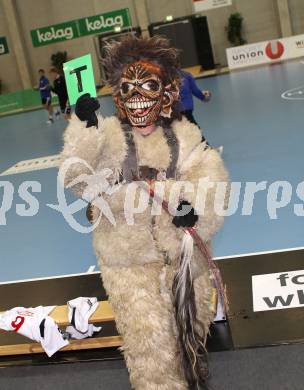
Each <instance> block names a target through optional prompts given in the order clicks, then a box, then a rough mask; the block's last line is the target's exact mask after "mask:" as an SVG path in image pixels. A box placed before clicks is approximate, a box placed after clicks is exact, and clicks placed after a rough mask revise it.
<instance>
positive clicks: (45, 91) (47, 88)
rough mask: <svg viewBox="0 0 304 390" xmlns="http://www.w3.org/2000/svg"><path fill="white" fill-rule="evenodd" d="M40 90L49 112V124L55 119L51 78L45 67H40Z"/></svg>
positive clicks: (42, 100)
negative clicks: (47, 75)
mask: <svg viewBox="0 0 304 390" xmlns="http://www.w3.org/2000/svg"><path fill="white" fill-rule="evenodd" d="M38 73H39V76H40V78H39V92H40V96H41V103H42V105H43V107H44V108H45V109H46V110H47V112H48V116H49V118H48V121H47V122H46V123H47V124H52V123H53V122H54V119H53V107H52V95H51V85H50V82H49V79H48V78H47V77H46V76H45V72H44V70H43V69H39V71H38Z"/></svg>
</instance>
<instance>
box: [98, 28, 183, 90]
mask: <svg viewBox="0 0 304 390" xmlns="http://www.w3.org/2000/svg"><path fill="white" fill-rule="evenodd" d="M139 60H146V61H148V62H154V63H156V64H158V65H159V66H160V67H161V68H162V69H163V70H164V79H163V82H165V83H170V82H172V81H174V82H175V83H178V84H179V81H180V74H179V72H178V69H179V51H178V50H177V49H175V48H173V47H171V44H170V41H169V40H168V39H166V38H164V37H161V36H154V37H152V38H137V37H135V36H134V35H131V34H130V35H128V36H126V37H125V38H123V39H122V40H120V41H119V42H118V41H111V42H109V43H108V44H107V46H106V47H105V57H104V59H103V60H102V64H103V65H104V67H105V69H106V72H107V76H108V80H107V82H108V84H109V85H110V86H111V87H112V88H115V87H116V88H117V86H118V85H119V82H120V78H121V76H122V73H123V71H124V69H125V67H126V65H128V64H131V63H133V62H136V61H139Z"/></svg>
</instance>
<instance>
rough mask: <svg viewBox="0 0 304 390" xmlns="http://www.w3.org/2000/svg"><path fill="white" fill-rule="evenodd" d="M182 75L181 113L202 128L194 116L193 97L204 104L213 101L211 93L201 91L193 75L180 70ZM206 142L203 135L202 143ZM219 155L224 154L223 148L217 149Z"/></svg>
mask: <svg viewBox="0 0 304 390" xmlns="http://www.w3.org/2000/svg"><path fill="white" fill-rule="evenodd" d="M180 74H181V86H180V112H181V114H182V115H184V116H185V117H186V118H187V119H188V121H189V122H191V123H194V124H195V125H196V126H198V127H200V126H199V125H198V123H197V122H196V120H195V118H194V116H193V109H194V104H193V96H195V97H196V98H198V99H199V100H201V101H202V102H208V101H209V100H210V99H211V93H210V92H209V91H201V90H200V89H199V87H198V86H197V84H196V81H195V78H194V77H193V76H192V74H191V73H189V72H186V71H185V70H180ZM204 141H206V140H205V137H204V135H203V134H202V142H204ZM217 150H218V151H219V153H222V151H223V146H220V147H219V148H217Z"/></svg>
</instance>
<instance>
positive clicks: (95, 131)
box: [61, 114, 105, 196]
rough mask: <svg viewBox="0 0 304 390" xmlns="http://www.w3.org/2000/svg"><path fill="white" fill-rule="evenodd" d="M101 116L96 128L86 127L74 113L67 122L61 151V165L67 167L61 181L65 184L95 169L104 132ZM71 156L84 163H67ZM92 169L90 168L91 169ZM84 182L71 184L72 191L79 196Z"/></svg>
mask: <svg viewBox="0 0 304 390" xmlns="http://www.w3.org/2000/svg"><path fill="white" fill-rule="evenodd" d="M103 122H104V119H103V118H102V116H100V115H99V116H98V128H96V127H94V126H93V127H90V128H86V122H82V121H80V120H79V119H78V118H77V116H76V115H75V114H74V115H72V118H71V120H70V122H69V125H68V127H67V128H66V130H65V133H64V147H63V151H62V153H61V157H62V161H63V163H62V165H61V167H63V165H64V167H67V168H68V169H67V170H66V169H65V170H66V172H65V174H64V178H62V181H63V183H64V185H65V186H67V185H68V184H69V183H70V182H72V181H73V180H75V179H77V178H78V177H79V176H80V175H82V174H92V170H95V168H96V166H97V164H98V160H99V158H100V153H101V149H102V146H103V144H104V138H105V135H104V132H103ZM71 158H78V159H81V160H83V161H84V162H85V163H80V162H79V163H72V162H71V164H69V161H72V160H70V159H71ZM91 169H92V170H91ZM83 187H84V184H82V185H81V184H77V185H75V186H73V188H72V189H73V192H74V193H75V194H76V195H77V196H81V194H82V192H83Z"/></svg>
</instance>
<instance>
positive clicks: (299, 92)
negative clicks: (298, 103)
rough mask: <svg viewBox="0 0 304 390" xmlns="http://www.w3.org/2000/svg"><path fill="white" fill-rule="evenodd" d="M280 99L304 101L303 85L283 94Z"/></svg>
mask: <svg viewBox="0 0 304 390" xmlns="http://www.w3.org/2000/svg"><path fill="white" fill-rule="evenodd" d="M281 98H282V99H285V100H304V85H301V86H300V87H297V88H292V89H289V90H288V91H285V92H283V93H282V95H281Z"/></svg>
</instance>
